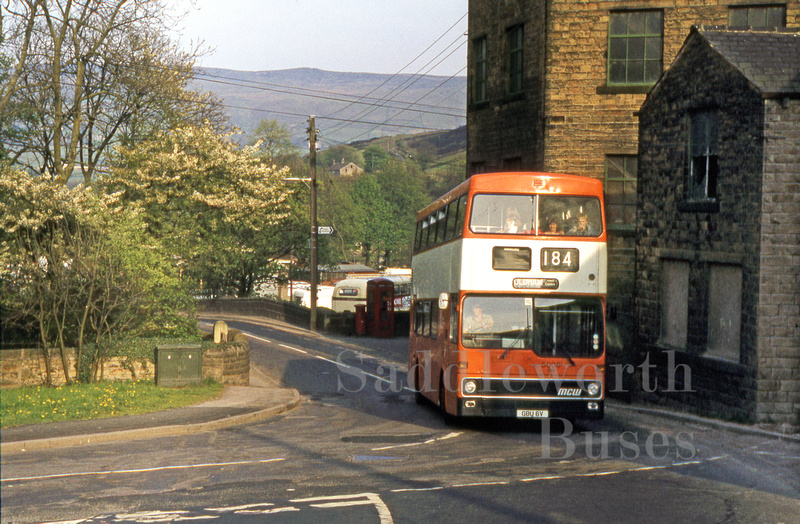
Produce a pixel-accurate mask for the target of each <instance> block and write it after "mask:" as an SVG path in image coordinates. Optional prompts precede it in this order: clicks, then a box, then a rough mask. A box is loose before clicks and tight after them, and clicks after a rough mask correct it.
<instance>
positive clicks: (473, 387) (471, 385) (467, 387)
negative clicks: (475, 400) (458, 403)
mask: <svg viewBox="0 0 800 524" xmlns="http://www.w3.org/2000/svg"><path fill="white" fill-rule="evenodd" d="M476 391H478V385H477V384H476V383H475V381H474V380H467V381H466V382H464V393H466V394H467V395H472V394H473V393H475V392H476Z"/></svg>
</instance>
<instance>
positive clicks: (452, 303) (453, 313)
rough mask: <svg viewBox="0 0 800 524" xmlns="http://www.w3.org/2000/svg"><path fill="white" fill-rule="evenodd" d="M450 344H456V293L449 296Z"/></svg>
mask: <svg viewBox="0 0 800 524" xmlns="http://www.w3.org/2000/svg"><path fill="white" fill-rule="evenodd" d="M450 342H452V343H453V344H455V343H457V342H458V293H453V294H452V295H450Z"/></svg>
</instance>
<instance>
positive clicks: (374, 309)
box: [367, 278, 394, 338]
mask: <svg viewBox="0 0 800 524" xmlns="http://www.w3.org/2000/svg"><path fill="white" fill-rule="evenodd" d="M367 331H369V334H370V335H371V336H373V337H385V338H389V337H392V336H394V282H392V281H391V280H389V279H387V278H373V279H371V280H368V281H367Z"/></svg>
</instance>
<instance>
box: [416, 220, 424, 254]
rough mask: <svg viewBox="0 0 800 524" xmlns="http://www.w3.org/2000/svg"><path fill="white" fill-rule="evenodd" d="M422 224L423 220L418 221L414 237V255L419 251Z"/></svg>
mask: <svg viewBox="0 0 800 524" xmlns="http://www.w3.org/2000/svg"><path fill="white" fill-rule="evenodd" d="M423 222H425V221H424V220H420V221H419V222H417V233H416V235H415V236H414V253H416V252H417V251H419V245H420V242H421V241H422V231H423V229H422V224H423Z"/></svg>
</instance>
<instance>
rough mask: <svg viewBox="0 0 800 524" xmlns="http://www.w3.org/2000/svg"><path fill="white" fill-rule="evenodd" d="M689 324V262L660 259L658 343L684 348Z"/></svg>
mask: <svg viewBox="0 0 800 524" xmlns="http://www.w3.org/2000/svg"><path fill="white" fill-rule="evenodd" d="M688 326H689V263H688V262H685V261H682V260H669V259H662V260H661V338H660V343H661V344H663V345H665V346H668V347H673V348H677V349H686V341H687V331H688Z"/></svg>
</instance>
